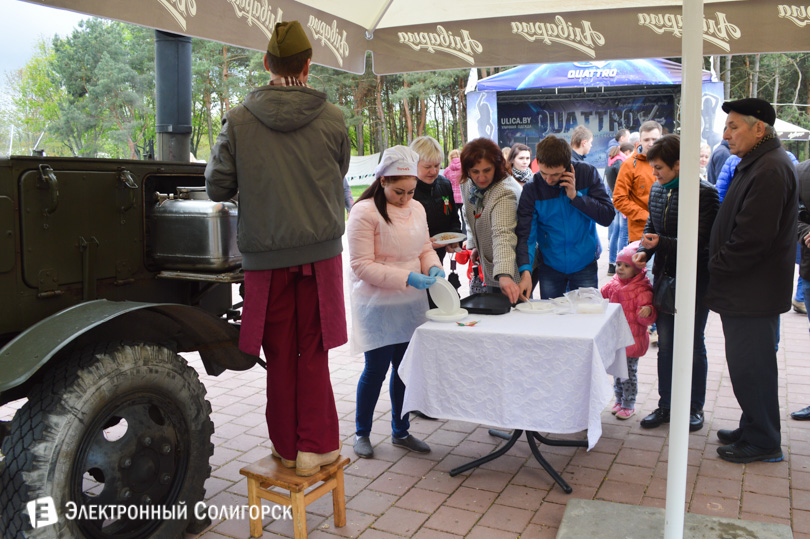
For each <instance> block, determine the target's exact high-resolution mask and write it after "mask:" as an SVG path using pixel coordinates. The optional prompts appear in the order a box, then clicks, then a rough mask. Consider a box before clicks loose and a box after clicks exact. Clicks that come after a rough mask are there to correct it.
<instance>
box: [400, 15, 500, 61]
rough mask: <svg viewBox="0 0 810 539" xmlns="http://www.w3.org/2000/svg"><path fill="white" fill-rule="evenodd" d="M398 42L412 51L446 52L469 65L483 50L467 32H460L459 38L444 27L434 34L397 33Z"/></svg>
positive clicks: (438, 27) (437, 28) (438, 28)
mask: <svg viewBox="0 0 810 539" xmlns="http://www.w3.org/2000/svg"><path fill="white" fill-rule="evenodd" d="M397 37H399V42H400V43H404V44H405V45H408V46H409V47H411V48H412V49H413V50H415V51H418V50H421V49H425V50H427V51H428V52H429V53H431V54H433V53H434V52H435V51H440V52H446V53H447V54H452V55H453V56H457V57H459V58H461V59H462V60H464V61H465V62H467V63H469V64H470V65H472V64H474V63H475V57H474V56H473V55H474V54H480V53H481V51H483V50H484V48H483V47H482V46H481V43H480V42H478V41H476V40H474V39H473V38H472V37H470V32H469V31H468V30H462V31H461V35H460V36H454V35H453V33H452V32H448V31H447V30H445V28H444V26H441V25H438V26H436V32H399V33H398V34H397Z"/></svg>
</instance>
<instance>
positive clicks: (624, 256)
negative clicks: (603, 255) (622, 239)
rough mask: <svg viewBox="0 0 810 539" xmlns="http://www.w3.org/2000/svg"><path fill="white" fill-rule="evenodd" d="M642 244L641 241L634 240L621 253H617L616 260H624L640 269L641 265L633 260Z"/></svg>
mask: <svg viewBox="0 0 810 539" xmlns="http://www.w3.org/2000/svg"><path fill="white" fill-rule="evenodd" d="M640 246H641V242H640V241H634V242H633V243H630V244H628V245H627V247H625V248H624V249H622V250H621V251H619V254H618V255H616V262H624V263H625V264H629V265H630V266H633V267H634V268H636V269H637V270H640V269H641V266H639V265H638V264H636V263H635V262H633V255H634V254H636V251H638V248H639V247H640Z"/></svg>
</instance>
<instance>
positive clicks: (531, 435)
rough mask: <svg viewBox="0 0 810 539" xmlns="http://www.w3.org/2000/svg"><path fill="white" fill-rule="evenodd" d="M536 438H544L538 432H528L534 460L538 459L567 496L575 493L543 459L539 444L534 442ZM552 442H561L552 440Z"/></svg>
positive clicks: (527, 435)
mask: <svg viewBox="0 0 810 539" xmlns="http://www.w3.org/2000/svg"><path fill="white" fill-rule="evenodd" d="M535 437H537V438H541V439H542V438H543V437H542V436H540V435H539V434H537V433H536V432H526V439H527V440H528V441H529V448H530V449H531V450H532V454H533V455H534V458H535V459H537V462H539V463H540V466H542V467H543V469H545V470H546V472H548V475H550V476H551V478H552V479H553V480H554V481H556V482H557V484H558V485H560V487H561V488H562V489H563V492H565V493H566V494H571V492H572V491H573V489H572V488H571V486H570V485H569V484H568V483H566V482H565V479H563V478H562V476H560V474H558V473H557V470H555V469H554V468H552V467H551V464H549V462H548V461H547V460H546V459H545V458H544V457H543V455H541V454H540V449H538V448H537V443H536V442H535V441H534V439H535ZM550 441H552V442H559V441H561V440H550ZM543 443H546V442H543ZM549 445H567V444H559V443H557V444H549Z"/></svg>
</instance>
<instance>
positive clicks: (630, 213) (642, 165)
mask: <svg viewBox="0 0 810 539" xmlns="http://www.w3.org/2000/svg"><path fill="white" fill-rule="evenodd" d="M639 134H640V135H641V136H640V138H639V146H637V147H636V151H635V152H634V153H633V155H631V156H630V157H628V158H627V159H626V160H625V162H624V164H623V165H622V168H621V169H620V170H619V175H618V176H617V177H616V188H615V189H614V190H613V205H614V206H615V208H616V209H617V210H619V211H620V212H622V213H623V214H624V215H625V216H626V217H627V236H628V240H629V241H630V242H634V241H637V240H640V239H641V234H642V232H644V225H645V224H646V223H647V217H649V216H650V212H649V211H648V210H647V200H648V199H649V198H650V188H651V187H652V185H653V183H655V177H654V176H653V172H652V167H651V166H650V165H649V163H647V150H649V149H650V146H652V145H653V142H655V141H656V140H658V139H659V138H661V124H659V123H658V122H656V121H654V120H649V121H646V122H644V123H643V124H641V127H640V128H639Z"/></svg>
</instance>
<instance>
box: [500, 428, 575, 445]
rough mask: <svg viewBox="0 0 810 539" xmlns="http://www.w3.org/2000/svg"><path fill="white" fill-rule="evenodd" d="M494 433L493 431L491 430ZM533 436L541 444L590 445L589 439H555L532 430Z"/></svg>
mask: <svg viewBox="0 0 810 539" xmlns="http://www.w3.org/2000/svg"><path fill="white" fill-rule="evenodd" d="M489 433H490V434H492V431H489ZM532 436H534V438H535V439H536V440H537V441H538V442H540V443H541V444H546V445H556V446H562V447H588V440H553V439H551V438H546V437H545V436H543V435H542V434H540V433H539V432H534V431H532Z"/></svg>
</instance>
